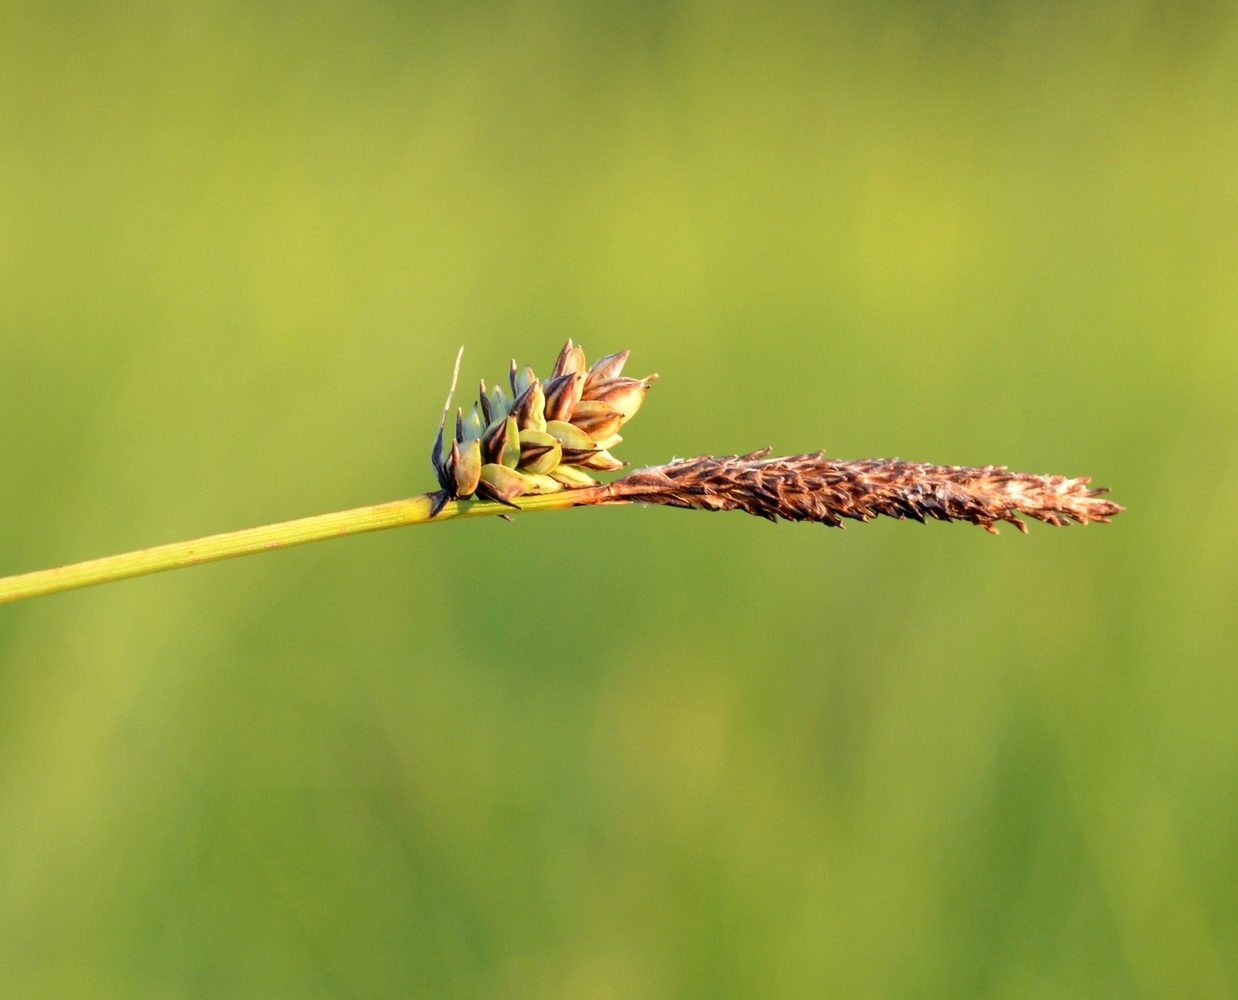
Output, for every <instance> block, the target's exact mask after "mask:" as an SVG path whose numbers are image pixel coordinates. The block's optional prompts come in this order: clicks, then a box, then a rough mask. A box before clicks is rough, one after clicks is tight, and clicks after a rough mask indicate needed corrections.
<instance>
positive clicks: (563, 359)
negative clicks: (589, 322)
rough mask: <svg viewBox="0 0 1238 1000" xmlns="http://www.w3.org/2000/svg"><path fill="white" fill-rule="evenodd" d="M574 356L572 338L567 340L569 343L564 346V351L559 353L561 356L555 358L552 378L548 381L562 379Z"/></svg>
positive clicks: (551, 372) (551, 373)
mask: <svg viewBox="0 0 1238 1000" xmlns="http://www.w3.org/2000/svg"><path fill="white" fill-rule="evenodd" d="M571 356H572V338H571V337H568V338H567V343H566V344H564V345H563V350H561V351H560V352H559V356H558V357H557V358H555V366H554V368H552V369H551V371H550V378H549V379H547V380H546V381H547V382H549V381H552V380H553V379H557V378H560V377H562V376H563V375H564V374H566V372H567V361H568V358H570V357H571Z"/></svg>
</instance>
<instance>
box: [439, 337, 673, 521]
mask: <svg viewBox="0 0 1238 1000" xmlns="http://www.w3.org/2000/svg"><path fill="white" fill-rule="evenodd" d="M627 359H628V352H627V351H620V352H619V353H618V354H608V355H606V357H604V358H599V359H598V360H597V361H595V362H594V363H593V366H592V367H589V366H588V364H587V363H586V361H585V352H584V349H583V348H582V347H580V346H579V345H576V344H573V343H572V342H571V341H570V340H569V341H568V342H567V343H566V344H564V345H563V350H562V351H560V352H559V357H558V359H557V360H556V361H555V365H554V369H553V370H552V371H551V373H550V377H549V378H547V379H546V380H545V382H543V381H541V380H539V379H538V378H537V376H536V375H535V374H534V372H533V369H532V368H530V367H528V366H527V365H526V366H525V367H524V369H523V370H521V369H520V368H519V367H518V366H517V364H516V361H515V359H512V364H511V370H510V372H509V373H508V384H509V385H510V387H511V391H510V394H509V393H508V392H507V391H505V390H504V388H503V387H502V386H501V385H499V384H497V383H496V384H495V385H494V387H493V389H492V390H491V391H490V392H489V393H487V391H486V383H485V382H484V381H483V382H482V383H481V386H480V393H479V399H478V401H477V403H475V404H474V405H473V407H472V409H471V410H470V411H469V414H468V416H467V417H466V416H465V415H464V412H463V411H462V410H457V411H456V426H455V435H454V436H453V437H452V439H451V443H450V445H446V444H445V441H444V434H445V427H446V422H447V413H448V410H449V409H450V406H451V397H450V395H449V396H448V405H447V407H446V408H445V409H444V411H443V420H442V421H441V422H440V423H439V428H438V436H437V437H436V438H435V439H434V447H433V448H432V449H431V452H430V462H431V464H432V465H433V466H434V474H435V476H436V477H437V478H438V484H439V487H440V490H439V492H438V493H437V494H435V497H434V506H433V513H434V514H437V513H438V512H439V511H440V510H442V508H443V505H444V504H446V503H447V501H448V500H455V499H468V498H469V497H472V496H478V497H481V498H483V499H486V500H495V501H498V502H499V503H503V504H508V505H513V504H512V501H513V500H515V498H516V497H519V496H525V495H528V494H537V493H555V492H558V491H560V490H564V489H585V488H590V487H595V486H598V485H600V484H599V483H598V481H597V480H596V479H594V478H593V477H592V476H591V475H590V474H589V473H590V472H613V471H615V470H616V469H622V468H623V467H624V466H625V465H626V464H627V463H626V462H621V461H619V459H617V458H615V456H614V455H612V454H611V453H610V449H611V448H613V447H615V445H617V444H619V442H621V441H622V440H623V438H622V437H620V436H619V428H621V427H622V426H623V425H624V424H625V423H627V422H628V421H629V420H631V419H632V417H633V416H634V415H635V414H636V411H637V410H639V409H640V405H641V403H642V402H643V401H644V398H645V393H646V392H648V391H649V384H650V382H652V381H653V380H654V379H655V378H657V377H658V376H657V375H648V376H646V377H645V378H643V379H635V378H625V377H624V376H623V374H622V373H623V366H624V363H625V362H626V361H627ZM458 366H459V359H457V371H458V370H459V369H458ZM452 385H453V389H454V385H455V383H454V379H453V383H452ZM513 506H514V505H513Z"/></svg>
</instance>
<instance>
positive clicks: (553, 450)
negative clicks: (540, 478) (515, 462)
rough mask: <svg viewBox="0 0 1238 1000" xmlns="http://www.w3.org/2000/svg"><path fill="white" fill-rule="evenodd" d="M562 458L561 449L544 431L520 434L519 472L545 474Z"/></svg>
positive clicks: (522, 432)
mask: <svg viewBox="0 0 1238 1000" xmlns="http://www.w3.org/2000/svg"><path fill="white" fill-rule="evenodd" d="M562 458H563V448H562V447H561V446H560V444H559V442H558V441H556V440H555V439H554V438H552V437H551V436H550V435H549V434H547V433H546V432H545V431H533V430H528V431H521V432H520V465H519V466H517V468H518V469H519V470H520V471H521V472H526V473H532V474H534V475H542V474H545V473H547V472H549V471H550V470H551V469H553V468H554V467H555V466H556V465H558V464H559V462H560V460H561V459H562Z"/></svg>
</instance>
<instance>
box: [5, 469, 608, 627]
mask: <svg viewBox="0 0 1238 1000" xmlns="http://www.w3.org/2000/svg"><path fill="white" fill-rule="evenodd" d="M594 492H595V491H594V490H591V489H583V490H565V491H563V492H561V493H550V494H545V495H542V496H526V497H519V498H518V499H516V500H515V501H513V502H514V503H515V504H516V506H517V507H518V508H519V510H520V511H537V510H562V509H564V508H566V507H574V506H577V505H578V504H580V503H582V502H588V501H587V500H586V497H585V495H586V494H593V493H594ZM430 507H431V497H430V496H429V495H428V494H424V493H423V494H421V495H419V496H415V497H409V498H408V499H407V500H393V501H391V502H390V503H380V504H375V505H374V506H372V507H357V508H355V509H353V510H341V511H336V512H335V513H332V514H318V515H316V516H314V517H303V518H300V519H298V520H296V521H283V522H281V523H279V524H266V525H263V526H262V527H259V528H245V529H243V530H241V531H229V532H227V533H225V534H222V535H207V536H206V537H205V538H195V539H193V540H192V541H188V542H172V543H171V544H169V545H157V546H155V547H154V548H150V549H139V550H137V551H136V552H125V553H122V554H121V555H115V556H105V557H103V558H102V559H90V560H88V561H86V562H79V563H72V564H71V565H68V566H59V567H57V568H55V569H41V570H36V571H35V572H33V573H21V574H19V575H17V576H6V577H3V578H0V604H7V603H9V602H11V601H21V600H25V599H26V598H28V597H41V596H43V595H44V594H55V593H58V592H60V591H62V590H74V589H76V588H78V587H89V586H92V585H93V584H96V583H108V582H110V581H112V580H126V579H128V578H129V577H132V576H145V575H146V574H148V573H162V572H163V571H164V570H167V569H178V568H180V567H181V566H196V565H198V564H199V563H208V562H216V561H217V560H220V559H231V558H232V557H233V556H246V555H250V554H251V553H254V552H266V551H269V550H270V549H282V548H287V547H288V546H290V545H304V544H305V543H306V542H320V541H324V540H326V539H328V538H339V537H340V536H342V535H359V534H362V533H363V532H367V531H382V530H384V529H386V528H402V527H404V526H405V525H409V524H426V523H428V522H429V521H430V520H431V518H430ZM508 513H516V511H515V510H513V509H512V508H511V507H506V506H504V505H502V504H497V503H491V502H490V501H487V500H453V501H450V502H449V503H448V504H447V505H446V506H445V507H444V508H443V509H442V510H441V511H440V512H439V513H438V514H436V515H435V516H434V518H433V520H434V521H435V522H438V521H450V520H454V519H457V518H465V517H488V516H494V515H496V514H508Z"/></svg>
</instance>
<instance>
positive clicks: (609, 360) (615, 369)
mask: <svg viewBox="0 0 1238 1000" xmlns="http://www.w3.org/2000/svg"><path fill="white" fill-rule="evenodd" d="M631 353H632V352H631V351H620V352H619V353H618V354H608V355H606V357H604V358H598V359H597V360H596V361H595V362H593V367H592V368H590V369H589V377H588V383H587V384H588V385H592V384H593V383H594V382H599V381H601V380H602V379H604V378H618V377H619V375H620V374H622V372H623V365H624V362H626V361H627V360H628V355H629V354H631Z"/></svg>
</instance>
